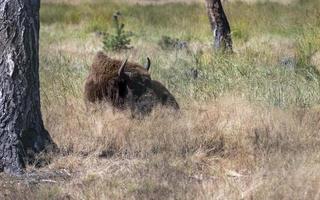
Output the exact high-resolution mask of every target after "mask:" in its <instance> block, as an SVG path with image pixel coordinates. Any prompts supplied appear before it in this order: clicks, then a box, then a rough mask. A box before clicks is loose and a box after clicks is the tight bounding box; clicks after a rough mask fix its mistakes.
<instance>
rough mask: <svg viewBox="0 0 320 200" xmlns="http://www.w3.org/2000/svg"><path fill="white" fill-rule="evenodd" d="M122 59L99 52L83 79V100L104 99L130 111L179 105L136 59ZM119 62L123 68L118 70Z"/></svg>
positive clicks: (145, 111)
mask: <svg viewBox="0 0 320 200" xmlns="http://www.w3.org/2000/svg"><path fill="white" fill-rule="evenodd" d="M126 63H127V64H125V63H123V61H120V60H116V59H112V58H110V57H108V56H107V55H105V54H104V53H102V52H99V53H98V54H97V55H96V56H95V58H94V60H93V64H92V66H91V71H90V74H89V76H88V77H87V79H86V83H85V99H86V101H89V102H92V103H94V102H97V101H103V100H106V101H107V102H109V103H111V104H112V105H113V106H114V107H116V108H130V109H131V111H132V113H133V115H136V114H137V115H141V114H146V113H149V112H151V110H152V108H153V107H154V106H156V105H159V104H160V105H165V106H171V107H173V108H175V109H179V105H178V103H177V102H176V100H175V98H174V97H173V95H172V94H171V93H170V92H169V91H168V90H167V89H166V88H165V87H164V86H163V85H162V84H161V83H160V82H158V81H154V80H151V78H150V74H149V72H148V70H147V69H146V68H144V67H143V66H141V65H139V64H136V63H129V62H126ZM122 64H124V68H123V69H124V71H121V73H120V74H119V69H120V67H121V65H122ZM148 66H150V60H149V59H148V65H147V68H148Z"/></svg>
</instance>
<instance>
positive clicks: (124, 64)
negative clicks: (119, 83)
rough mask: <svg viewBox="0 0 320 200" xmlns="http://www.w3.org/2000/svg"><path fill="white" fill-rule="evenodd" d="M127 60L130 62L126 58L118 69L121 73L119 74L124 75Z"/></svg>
mask: <svg viewBox="0 0 320 200" xmlns="http://www.w3.org/2000/svg"><path fill="white" fill-rule="evenodd" d="M127 62H128V59H126V60H125V61H124V62H123V63H122V64H121V67H120V68H119V71H118V75H119V76H122V75H123V73H124V68H125V67H126V65H127Z"/></svg>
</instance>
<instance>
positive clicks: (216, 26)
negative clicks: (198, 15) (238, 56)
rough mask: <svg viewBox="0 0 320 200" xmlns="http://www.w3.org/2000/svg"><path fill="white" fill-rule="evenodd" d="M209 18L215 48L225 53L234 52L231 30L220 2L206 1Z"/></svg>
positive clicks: (217, 0) (214, 0)
mask: <svg viewBox="0 0 320 200" xmlns="http://www.w3.org/2000/svg"><path fill="white" fill-rule="evenodd" d="M206 5H207V12H208V17H209V21H210V25H211V29H212V32H213V36H214V42H213V46H214V48H215V49H217V50H222V51H223V52H232V39H231V30H230V25H229V22H228V19H227V17H226V15H225V13H224V10H223V7H222V4H221V1H220V0H206Z"/></svg>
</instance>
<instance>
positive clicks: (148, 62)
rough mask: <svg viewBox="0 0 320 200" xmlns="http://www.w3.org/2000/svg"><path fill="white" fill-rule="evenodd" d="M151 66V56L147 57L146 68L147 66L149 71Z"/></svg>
mask: <svg viewBox="0 0 320 200" xmlns="http://www.w3.org/2000/svg"><path fill="white" fill-rule="evenodd" d="M150 66H151V61H150V58H149V57H147V63H146V64H145V65H144V68H145V69H146V70H147V71H149V69H150Z"/></svg>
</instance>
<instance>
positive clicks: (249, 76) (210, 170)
mask: <svg viewBox="0 0 320 200" xmlns="http://www.w3.org/2000/svg"><path fill="white" fill-rule="evenodd" d="M137 2H138V4H137ZM159 2H160V1H159ZM159 2H157V3H151V4H150V2H149V1H135V0H124V1H116V0H114V1H112V0H104V1H102V0H96V1H87V0H72V1H63V0H59V1H56V0H44V1H43V2H42V7H41V35H40V36H41V41H40V48H41V51H40V54H41V55H40V65H41V70H40V75H41V95H42V96H41V98H42V99H41V100H42V112H43V117H44V121H45V126H46V128H47V129H48V131H49V132H50V134H51V136H52V137H53V139H54V141H55V142H56V143H57V144H58V146H59V147H60V148H61V153H60V154H59V155H56V156H55V157H54V158H53V160H52V162H51V164H49V165H48V166H46V167H44V168H41V169H36V168H35V167H33V166H28V171H29V172H30V173H35V174H37V175H35V176H30V177H29V178H26V179H16V178H15V179H12V178H10V177H1V178H2V179H1V181H0V190H1V192H0V199H30V200H31V199H75V200H78V199H88V200H89V199H299V200H300V199H308V200H309V199H315V200H317V199H320V154H319V152H320V37H319V35H320V3H319V1H318V0H300V1H299V0H298V1H286V0H284V1H279V2H282V3H280V4H279V3H274V2H269V1H268V2H253V1H249V2H250V3H248V1H227V2H225V3H224V7H225V11H226V13H227V16H228V18H229V21H230V24H231V28H232V37H233V40H234V51H235V53H234V54H232V55H220V54H218V53H214V52H213V51H212V48H211V41H212V33H211V32H210V27H209V23H208V18H207V15H206V10H205V5H204V3H203V2H204V1H203V2H202V1H186V0H182V1H179V3H159ZM173 2H174V1H173ZM115 11H120V12H121V13H122V19H123V21H124V23H125V25H126V26H125V28H126V30H128V31H132V32H133V33H134V36H133V38H132V42H131V45H132V46H133V47H134V48H133V49H130V50H127V51H123V52H120V53H115V52H108V54H109V55H110V56H113V57H115V58H121V59H123V58H125V57H127V56H128V57H129V59H130V60H131V61H136V62H140V63H142V62H144V61H145V58H146V56H149V57H150V58H151V60H152V66H151V75H152V77H153V79H157V80H160V81H161V82H162V83H164V84H165V85H166V86H167V88H168V89H169V90H170V91H171V92H172V93H173V94H174V95H175V97H176V98H177V100H178V102H179V104H180V106H181V111H180V112H178V113H174V112H172V111H171V110H165V109H162V108H159V109H156V110H155V111H153V112H152V114H151V115H150V116H148V117H147V118H146V119H144V120H139V121H138V120H133V119H130V117H128V116H129V115H128V113H126V112H123V113H117V112H114V111H113V109H112V108H110V107H109V106H108V105H97V106H96V107H95V108H93V109H92V110H88V109H87V108H86V106H85V105H84V102H83V84H84V80H85V78H86V76H87V74H88V69H89V67H90V64H91V61H92V58H93V56H94V55H95V53H96V52H97V51H99V50H101V49H102V37H101V32H110V31H111V29H112V25H111V24H112V23H111V18H112V15H113V13H114V12H115ZM163 36H169V37H172V38H178V39H179V40H182V41H186V42H187V43H188V48H187V49H181V50H177V49H176V50H175V49H171V50H163V49H162V48H161V47H160V46H159V41H161V38H162V37H163ZM194 69H197V70H198V72H199V75H198V77H197V78H192V77H191V76H190V72H191V71H192V70H194ZM35 170H36V171H35ZM48 174H49V175H48Z"/></svg>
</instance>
